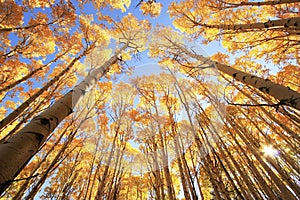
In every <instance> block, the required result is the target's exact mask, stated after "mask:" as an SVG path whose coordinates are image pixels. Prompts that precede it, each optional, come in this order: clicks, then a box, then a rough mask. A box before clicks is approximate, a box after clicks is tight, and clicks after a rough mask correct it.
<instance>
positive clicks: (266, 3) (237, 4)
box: [225, 0, 299, 7]
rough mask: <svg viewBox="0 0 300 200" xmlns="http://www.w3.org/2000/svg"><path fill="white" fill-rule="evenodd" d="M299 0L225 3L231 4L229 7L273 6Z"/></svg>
mask: <svg viewBox="0 0 300 200" xmlns="http://www.w3.org/2000/svg"><path fill="white" fill-rule="evenodd" d="M297 2H299V0H274V1H259V2H247V1H242V2H241V3H236V4H235V3H227V2H225V3H226V4H228V5H231V7H239V6H273V5H279V4H288V3H297Z"/></svg>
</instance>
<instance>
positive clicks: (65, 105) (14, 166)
mask: <svg viewBox="0 0 300 200" xmlns="http://www.w3.org/2000/svg"><path fill="white" fill-rule="evenodd" d="M127 47H128V44H125V45H124V46H123V47H122V48H121V49H120V50H119V51H118V52H116V53H115V55H114V56H112V57H111V58H110V59H109V60H108V61H106V62H105V63H104V64H103V65H102V66H101V67H99V68H97V69H95V70H94V71H92V72H91V73H90V75H88V76H87V77H86V78H85V79H84V80H83V81H82V82H81V83H80V84H78V85H77V86H75V87H74V89H73V90H71V91H70V92H68V93H67V94H66V95H64V96H63V97H62V98H61V99H59V100H58V101H56V102H55V103H54V104H53V105H52V106H50V107H49V108H48V109H46V110H45V111H44V112H43V113H41V114H40V115H38V116H37V117H34V118H33V119H32V121H31V122H29V123H28V124H27V125H26V126H25V127H24V128H23V129H22V130H20V131H19V132H18V133H17V134H15V135H13V136H12V137H11V138H9V139H8V140H7V141H5V142H4V143H3V144H0V194H1V193H2V192H3V191H4V190H5V189H6V188H7V187H8V186H9V185H10V183H11V181H12V180H13V179H14V178H15V177H16V176H17V175H18V173H19V172H20V171H21V170H22V169H23V167H24V166H25V165H26V164H27V162H28V161H29V160H30V159H31V158H32V156H33V155H34V154H35V153H36V152H37V151H38V149H39V147H40V146H41V145H42V144H43V143H44V141H45V140H46V139H47V137H48V136H49V135H50V133H51V132H52V131H54V129H55V128H56V127H57V126H58V124H59V123H60V122H61V121H62V120H64V119H65V118H66V117H67V116H68V115H70V114H71V113H72V111H73V108H74V107H75V106H76V104H77V103H78V102H79V101H80V99H81V98H82V97H83V95H84V94H85V92H86V91H88V89H89V88H91V87H92V86H93V85H94V84H95V83H96V82H97V81H98V80H99V79H100V78H101V77H102V76H103V75H105V74H106V72H107V71H108V70H109V67H110V66H111V65H112V64H114V63H116V62H117V61H118V55H119V54H120V53H121V52H122V51H124V50H125V49H126V48H127Z"/></svg>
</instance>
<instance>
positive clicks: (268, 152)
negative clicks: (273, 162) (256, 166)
mask: <svg viewBox="0 0 300 200" xmlns="http://www.w3.org/2000/svg"><path fill="white" fill-rule="evenodd" d="M262 152H263V153H264V155H265V156H270V157H275V156H278V154H279V152H278V150H276V149H274V147H273V146H272V145H264V146H263V147H262Z"/></svg>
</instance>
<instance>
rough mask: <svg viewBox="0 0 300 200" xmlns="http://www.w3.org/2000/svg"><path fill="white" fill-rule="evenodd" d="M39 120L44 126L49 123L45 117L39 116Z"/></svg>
mask: <svg viewBox="0 0 300 200" xmlns="http://www.w3.org/2000/svg"><path fill="white" fill-rule="evenodd" d="M40 122H41V124H43V125H45V126H46V125H50V121H49V119H47V118H40Z"/></svg>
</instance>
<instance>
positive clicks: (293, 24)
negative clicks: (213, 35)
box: [197, 17, 300, 31]
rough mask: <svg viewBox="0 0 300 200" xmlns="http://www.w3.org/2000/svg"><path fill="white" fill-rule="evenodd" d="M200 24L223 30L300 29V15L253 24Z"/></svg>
mask: <svg viewBox="0 0 300 200" xmlns="http://www.w3.org/2000/svg"><path fill="white" fill-rule="evenodd" d="M197 25H199V26H203V27H207V28H217V29H223V30H233V31H251V30H263V29H279V30H282V31H283V30H286V29H288V30H297V31H299V30H300V17H292V18H287V19H278V20H269V21H267V22H258V23H253V24H232V25H227V24H220V25H214V24H201V23H197Z"/></svg>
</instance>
